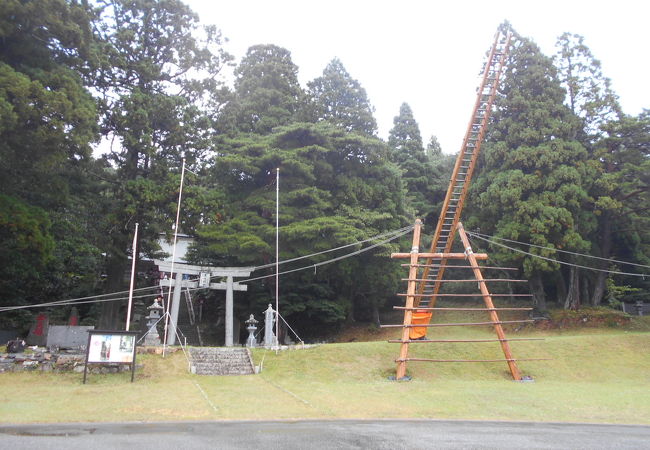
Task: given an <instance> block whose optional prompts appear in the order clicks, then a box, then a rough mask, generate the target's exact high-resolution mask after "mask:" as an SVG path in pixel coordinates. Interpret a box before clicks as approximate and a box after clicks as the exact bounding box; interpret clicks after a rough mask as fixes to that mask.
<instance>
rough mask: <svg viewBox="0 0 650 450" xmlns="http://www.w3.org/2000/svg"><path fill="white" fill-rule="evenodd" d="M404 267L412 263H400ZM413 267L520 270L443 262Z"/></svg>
mask: <svg viewBox="0 0 650 450" xmlns="http://www.w3.org/2000/svg"><path fill="white" fill-rule="evenodd" d="M400 265H401V266H402V267H409V266H411V264H400ZM413 267H429V268H432V267H436V268H446V269H498V270H519V269H517V268H516V267H499V266H457V265H453V264H452V265H441V264H414V265H413Z"/></svg>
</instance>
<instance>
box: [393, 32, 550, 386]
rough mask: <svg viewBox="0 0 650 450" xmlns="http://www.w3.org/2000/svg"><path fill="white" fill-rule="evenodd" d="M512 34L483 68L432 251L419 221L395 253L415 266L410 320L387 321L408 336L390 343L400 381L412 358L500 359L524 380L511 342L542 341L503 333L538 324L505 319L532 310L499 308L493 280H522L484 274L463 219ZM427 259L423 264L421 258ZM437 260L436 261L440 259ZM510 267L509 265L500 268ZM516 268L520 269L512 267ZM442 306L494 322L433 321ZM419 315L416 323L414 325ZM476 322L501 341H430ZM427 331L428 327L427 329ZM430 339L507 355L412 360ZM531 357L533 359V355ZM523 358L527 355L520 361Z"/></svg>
mask: <svg viewBox="0 0 650 450" xmlns="http://www.w3.org/2000/svg"><path fill="white" fill-rule="evenodd" d="M511 37H512V35H511V33H510V32H509V31H506V30H501V29H500V30H499V31H498V32H497V34H496V36H495V39H494V43H493V45H492V47H491V49H490V52H489V53H488V57H487V62H486V64H485V66H484V68H483V74H482V77H481V84H480V86H479V89H478V95H477V99H476V103H475V105H474V109H473V111H472V117H471V119H470V122H469V125H468V127H467V132H466V133H465V137H464V139H463V145H462V148H461V151H460V153H459V154H458V158H457V160H456V164H455V166H454V170H453V173H452V176H451V180H450V182H449V187H448V189H447V194H446V196H445V200H444V202H443V206H442V211H441V213H440V217H439V219H438V224H437V226H436V229H435V232H434V236H433V240H432V242H431V250H430V251H429V252H427V253H424V252H420V235H421V229H422V222H421V221H420V220H417V221H416V223H415V228H414V232H413V242H412V246H411V252H410V253H394V254H392V255H391V257H393V258H406V259H409V260H410V261H409V264H403V265H405V266H408V267H409V275H408V278H406V279H404V281H407V282H408V284H407V291H406V293H405V294H398V295H400V296H404V297H406V302H405V306H404V307H396V309H403V310H404V322H403V324H401V325H383V326H384V327H401V328H402V336H401V339H400V340H391V341H389V342H396V343H400V344H401V346H400V353H399V358H398V359H397V360H396V362H397V373H396V379H398V380H399V379H403V378H404V377H405V376H406V363H407V362H408V361H431V362H498V361H505V362H507V364H508V368H509V370H510V373H511V375H512V378H513V379H514V380H518V381H519V380H521V379H522V375H521V372H520V370H519V368H518V366H517V361H518V360H517V359H515V358H514V356H513V355H512V351H511V349H510V345H509V341H513V340H517V341H520V340H538V339H533V338H518V339H507V338H506V336H505V333H504V331H503V326H502V325H503V324H507V323H522V322H532V320H509V321H502V320H500V319H499V316H498V311H515V310H516V311H527V310H531V309H532V308H495V306H494V303H493V300H492V299H493V297H496V296H497V295H495V294H491V293H490V291H489V289H488V287H487V282H499V281H505V282H516V281H522V280H513V279H486V278H484V277H483V273H482V271H481V270H482V269H486V268H489V267H487V266H480V265H479V261H482V260H486V259H487V258H488V256H487V254H484V253H474V252H473V251H472V247H471V245H470V243H469V239H468V238H467V235H466V233H465V230H464V229H463V226H462V224H461V223H460V216H461V212H462V210H463V205H464V203H465V198H466V196H467V191H468V188H469V183H470V180H471V178H472V174H473V172H474V168H475V166H476V162H477V160H478V155H479V152H480V149H481V143H482V141H483V138H484V136H485V132H486V129H487V125H488V121H489V118H490V112H491V110H492V105H493V103H494V99H495V97H496V91H497V87H498V85H499V79H500V77H501V74H502V72H503V68H504V65H505V62H506V58H507V55H508V49H509V47H510V40H511ZM456 233H458V235H459V236H460V239H461V241H462V243H463V249H464V252H463V253H452V252H451V249H452V245H453V243H454V237H455V235H456ZM421 259H423V261H422V262H421V261H420V260H421ZM454 260H466V261H467V262H468V263H469V266H459V265H449V264H448V263H449V262H450V261H454ZM434 262H435V263H434ZM446 268H463V269H471V271H472V274H473V275H474V279H471V280H444V279H443V276H444V273H445V269H446ZM499 269H501V270H504V269H505V270H507V269H508V268H499ZM511 270H516V269H511ZM463 281H472V282H476V283H477V284H478V286H479V290H480V294H441V293H440V288H441V286H442V284H443V283H445V282H463ZM452 296H453V297H478V296H480V297H482V298H483V300H484V302H485V308H436V300H437V299H438V298H439V297H452ZM498 296H500V297H502V296H509V297H514V296H519V297H532V296H531V295H529V294H499V295H498ZM438 310H461V311H467V310H475V311H486V312H487V313H488V315H489V318H490V321H489V322H478V323H477V322H473V323H454V324H447V323H444V324H431V323H429V322H430V319H431V315H432V313H433V312H434V311H438ZM414 319H416V320H415V323H414ZM451 325H455V326H474V325H492V326H493V327H494V330H495V332H496V335H497V338H496V339H464V340H440V339H438V340H431V339H426V336H425V335H426V330H427V329H428V328H430V327H437V326H451ZM422 330H425V331H422ZM430 342H499V343H500V345H501V349H502V351H503V354H504V355H505V359H495V360H443V359H423V358H409V354H408V353H409V344H412V343H430ZM527 360H530V359H527ZM519 361H521V359H519Z"/></svg>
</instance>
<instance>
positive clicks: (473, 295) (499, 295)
mask: <svg viewBox="0 0 650 450" xmlns="http://www.w3.org/2000/svg"><path fill="white" fill-rule="evenodd" d="M397 295H398V296H399V297H406V296H407V295H410V296H412V297H485V295H484V294H397ZM488 295H489V296H490V297H532V296H533V294H488Z"/></svg>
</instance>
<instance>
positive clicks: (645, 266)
mask: <svg viewBox="0 0 650 450" xmlns="http://www.w3.org/2000/svg"><path fill="white" fill-rule="evenodd" d="M465 232H466V233H467V234H472V235H475V236H477V237H478V236H482V237H484V238H490V239H496V240H499V241H506V242H512V243H513V244H521V245H527V246H529V247H535V248H541V249H544V250H551V251H554V252H558V253H567V254H569V255H575V256H583V257H585V258H592V259H599V260H601V261H607V262H613V263H618V264H626V265H629V266H636V267H643V268H645V269H650V266H648V265H645V264H637V263H632V262H627V261H618V260H616V259H611V258H601V257H600V256H593V255H585V254H584V253H576V252H570V251H568V250H560V249H558V248H553V247H544V246H542V245H535V244H528V243H526V242H520V241H515V240H513V239H506V238H502V237H497V236H490V235H489V234H483V233H479V232H477V231H471V232H470V231H465Z"/></svg>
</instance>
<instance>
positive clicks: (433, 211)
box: [388, 103, 450, 225]
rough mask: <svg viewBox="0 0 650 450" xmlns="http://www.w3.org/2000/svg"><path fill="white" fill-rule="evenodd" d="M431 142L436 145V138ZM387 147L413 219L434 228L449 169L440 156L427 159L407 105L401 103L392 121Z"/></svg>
mask: <svg viewBox="0 0 650 450" xmlns="http://www.w3.org/2000/svg"><path fill="white" fill-rule="evenodd" d="M432 142H435V144H437V140H436V139H435V137H432ZM388 146H389V148H390V152H389V156H390V160H391V161H392V162H394V163H395V164H397V166H398V167H399V168H400V169H401V171H402V179H403V180H404V185H405V188H406V196H407V199H408V201H409V206H410V208H412V210H413V213H414V215H416V216H417V217H419V218H421V219H424V222H425V224H428V225H431V224H434V223H435V221H436V219H437V214H438V209H439V203H441V202H442V201H443V200H444V196H445V191H446V188H447V185H446V184H445V182H446V181H447V180H448V177H445V175H446V174H447V171H448V170H449V169H450V168H449V166H448V164H445V163H446V162H447V159H446V158H443V157H442V154H441V152H437V153H436V155H437V156H436V157H427V154H426V152H425V150H424V147H423V146H422V137H421V136H420V127H419V126H418V123H417V122H416V121H415V118H414V117H413V111H412V110H411V107H410V106H409V105H408V104H407V103H402V105H401V106H400V109H399V115H397V116H395V118H394V119H393V128H392V129H391V130H390V132H389V135H388ZM437 150H439V146H438V149H437Z"/></svg>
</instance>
